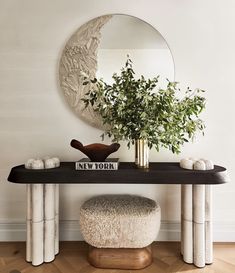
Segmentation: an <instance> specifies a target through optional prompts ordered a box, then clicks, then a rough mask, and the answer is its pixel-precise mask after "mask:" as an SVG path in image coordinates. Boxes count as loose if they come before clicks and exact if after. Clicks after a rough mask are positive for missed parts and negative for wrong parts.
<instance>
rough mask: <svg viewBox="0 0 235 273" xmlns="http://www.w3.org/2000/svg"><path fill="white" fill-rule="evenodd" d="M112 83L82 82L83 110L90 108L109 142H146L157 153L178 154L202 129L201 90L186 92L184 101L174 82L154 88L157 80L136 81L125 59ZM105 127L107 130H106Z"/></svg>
mask: <svg viewBox="0 0 235 273" xmlns="http://www.w3.org/2000/svg"><path fill="white" fill-rule="evenodd" d="M112 79H113V83H112V84H108V83H106V82H105V81H104V80H103V79H100V80H97V79H96V78H95V79H88V78H85V80H84V83H83V84H84V85H87V84H91V85H90V86H91V88H90V90H89V91H88V92H87V93H86V94H85V96H84V98H83V99H82V100H83V102H84V104H85V107H87V106H88V105H91V106H92V107H93V109H94V111H95V112H97V113H98V114H99V115H100V116H101V118H102V121H103V124H104V125H105V132H104V134H102V138H104V135H108V136H109V137H111V138H112V141H114V142H118V141H121V140H125V141H127V145H128V147H130V144H134V142H135V140H137V139H144V140H147V143H148V146H149V147H150V148H152V147H153V146H154V147H155V148H156V149H157V151H159V149H160V147H165V148H167V149H169V150H171V151H172V152H173V153H179V152H180V148H181V146H182V145H183V144H184V143H185V142H188V141H189V140H191V139H193V137H194V136H195V133H196V132H197V131H202V132H203V130H204V128H205V125H204V122H203V121H202V120H201V119H200V118H199V114H200V113H201V112H202V111H203V110H204V109H205V98H204V97H202V96H201V95H200V94H201V93H202V92H204V90H201V89H196V90H194V91H192V90H191V89H190V88H187V90H186V91H185V92H183V95H184V96H183V98H182V99H179V98H178V96H177V93H182V91H181V90H180V89H179V88H178V83H177V82H170V81H168V84H167V87H166V88H165V89H161V88H158V87H157V84H158V79H159V76H157V77H154V78H152V79H145V77H144V76H141V77H140V78H138V79H136V78H135V72H134V70H133V66H132V61H131V59H130V58H129V56H128V58H127V61H126V63H125V66H124V67H123V68H122V69H121V73H120V74H117V73H114V74H113V76H112ZM107 125H108V126H107Z"/></svg>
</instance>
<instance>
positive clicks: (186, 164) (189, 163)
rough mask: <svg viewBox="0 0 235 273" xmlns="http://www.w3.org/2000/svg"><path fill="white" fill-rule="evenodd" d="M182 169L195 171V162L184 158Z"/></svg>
mask: <svg viewBox="0 0 235 273" xmlns="http://www.w3.org/2000/svg"><path fill="white" fill-rule="evenodd" d="M180 167H181V168H183V169H188V170H192V169H193V161H192V160H190V159H187V158H183V159H181V160H180Z"/></svg>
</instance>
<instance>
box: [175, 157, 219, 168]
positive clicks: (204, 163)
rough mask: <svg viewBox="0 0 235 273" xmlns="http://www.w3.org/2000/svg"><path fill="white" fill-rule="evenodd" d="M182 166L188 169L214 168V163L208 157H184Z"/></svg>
mask: <svg viewBox="0 0 235 273" xmlns="http://www.w3.org/2000/svg"><path fill="white" fill-rule="evenodd" d="M180 167H181V168H183V169H187V170H201V171H205V170H213V169H214V164H213V162H212V161H211V160H208V159H199V160H198V159H196V158H193V157H190V158H183V159H181V160H180Z"/></svg>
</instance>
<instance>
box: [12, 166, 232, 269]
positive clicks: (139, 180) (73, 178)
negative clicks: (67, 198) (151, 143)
mask: <svg viewBox="0 0 235 273" xmlns="http://www.w3.org/2000/svg"><path fill="white" fill-rule="evenodd" d="M8 181H10V182H13V183H20V184H27V242H26V260H27V261H28V262H32V264H33V265H39V264H41V263H43V262H50V261H53V260H54V258H55V255H56V254H58V253H59V184H68V183H70V184H107V183H108V184H115V183H116V184H181V253H182V255H183V259H184V261H185V262H187V263H194V264H195V265H196V266H198V267H204V266H205V264H210V263H212V261H213V239H212V215H211V210H212V192H211V185H215V184H223V183H226V182H228V176H227V172H226V169H225V168H223V167H220V166H215V168H214V169H213V170H208V171H193V170H184V169H182V168H180V166H179V163H165V162H162V163H150V168H149V169H148V170H143V169H137V168H136V166H135V164H134V163H129V162H121V163H120V166H119V169H118V170H117V171H93V170H92V171H76V170H75V163H74V162H62V163H61V166H60V167H59V168H55V169H46V170H28V169H25V168H24V165H20V166H16V167H14V168H12V170H11V172H10V175H9V177H8Z"/></svg>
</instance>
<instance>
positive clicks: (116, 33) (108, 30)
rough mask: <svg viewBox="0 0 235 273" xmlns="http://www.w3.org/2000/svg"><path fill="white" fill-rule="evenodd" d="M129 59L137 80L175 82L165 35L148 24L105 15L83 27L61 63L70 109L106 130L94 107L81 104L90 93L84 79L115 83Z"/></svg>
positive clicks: (61, 74) (120, 16)
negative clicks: (87, 93)
mask: <svg viewBox="0 0 235 273" xmlns="http://www.w3.org/2000/svg"><path fill="white" fill-rule="evenodd" d="M127 56H129V58H130V59H131V60H132V62H133V69H134V71H135V73H136V77H139V76H141V75H143V76H144V77H145V78H152V77H156V76H157V75H160V78H159V85H160V86H162V87H164V86H165V85H166V78H167V79H169V80H170V81H173V80H174V61H173V57H172V54H171V51H170V49H169V47H168V45H167V43H166V41H165V39H164V38H163V37H162V36H161V34H160V33H159V32H158V31H157V30H156V29H155V28H153V27H152V26H151V25H149V24H148V23H146V22H144V21H142V20H140V19H138V18H136V17H133V16H128V15H105V16H101V17H97V18H95V19H93V20H91V21H89V22H87V23H86V24H84V25H82V26H81V27H80V28H79V29H78V30H77V31H76V32H75V33H74V34H73V35H72V37H71V38H70V39H69V41H68V42H67V44H66V46H65V48H64V50H63V53H62V56H61V60H60V69H59V76H60V85H61V87H62V90H63V92H64V95H65V97H66V100H67V101H68V103H69V105H70V106H71V107H72V109H73V110H74V111H75V113H76V114H77V115H78V116H79V117H81V118H82V119H83V120H85V121H87V122H89V123H90V124H91V125H93V126H95V127H99V128H102V121H101V120H100V118H99V116H97V114H96V113H94V111H93V109H92V108H91V107H89V106H88V107H87V108H84V103H83V101H82V100H81V99H82V98H83V96H84V94H85V93H86V92H87V91H88V90H89V88H90V87H89V85H83V82H84V76H88V77H89V78H91V79H92V78H94V77H96V78H103V79H104V80H105V81H106V82H112V75H113V73H114V72H116V73H119V72H120V69H121V68H122V67H123V66H124V65H125V62H126V60H127Z"/></svg>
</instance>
